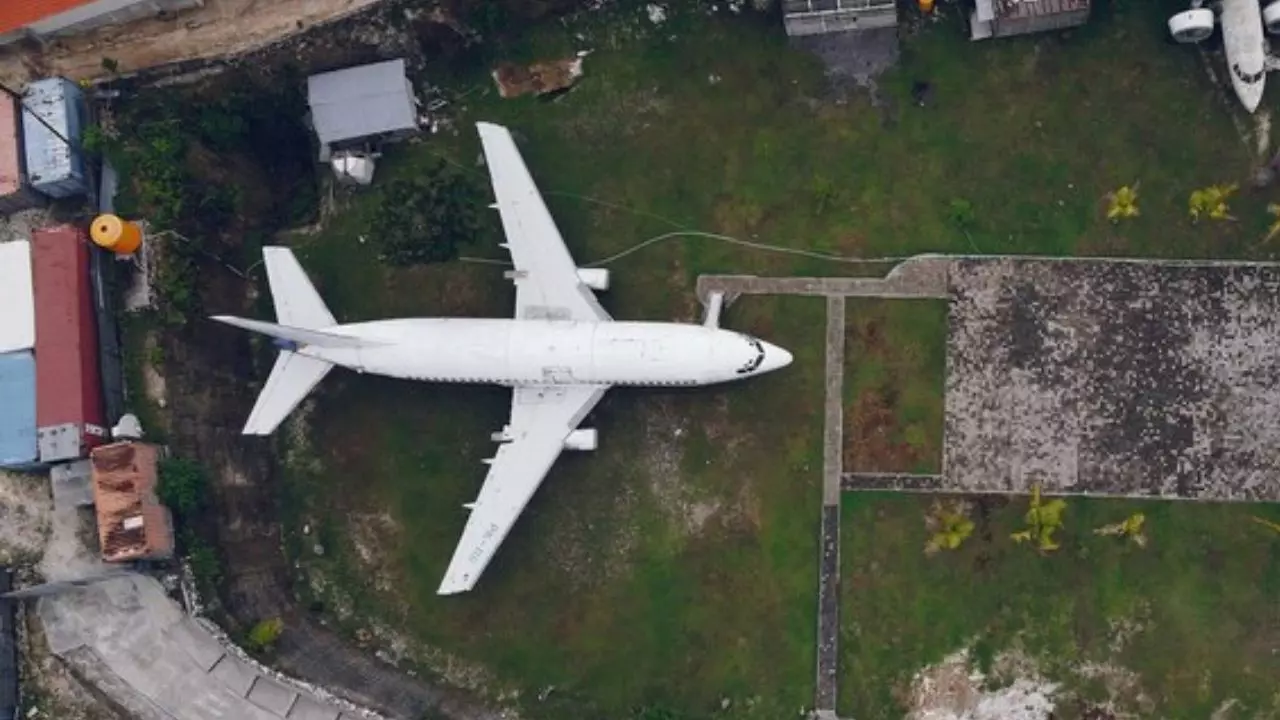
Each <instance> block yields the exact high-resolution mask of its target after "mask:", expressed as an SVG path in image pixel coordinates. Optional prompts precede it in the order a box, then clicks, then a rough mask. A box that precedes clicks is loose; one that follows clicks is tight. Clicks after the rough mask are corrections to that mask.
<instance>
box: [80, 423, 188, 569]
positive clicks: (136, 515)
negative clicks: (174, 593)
mask: <svg viewBox="0 0 1280 720" xmlns="http://www.w3.org/2000/svg"><path fill="white" fill-rule="evenodd" d="M159 459H160V455H159V450H158V448H156V446H154V445H148V444H146V443H135V442H119V443H113V444H111V445H103V446H101V447H97V448H94V450H93V453H92V454H90V456H89V464H90V466H91V468H92V472H93V504H94V507H95V508H96V511H97V515H98V542H99V543H100V546H101V552H102V559H103V560H106V561H107V562H128V561H131V560H164V559H166V558H169V557H172V556H173V516H172V515H171V514H170V512H169V508H167V507H165V506H164V505H162V504H160V500H159V498H157V497H156V485H157V482H158V478H159V470H158V468H159Z"/></svg>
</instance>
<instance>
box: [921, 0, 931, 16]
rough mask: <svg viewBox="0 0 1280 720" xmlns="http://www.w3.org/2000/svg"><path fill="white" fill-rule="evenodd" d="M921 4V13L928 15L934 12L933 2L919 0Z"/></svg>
mask: <svg viewBox="0 0 1280 720" xmlns="http://www.w3.org/2000/svg"><path fill="white" fill-rule="evenodd" d="M918 2H919V3H920V12H922V13H924V14H926V15H928V14H929V13H931V12H933V0H918Z"/></svg>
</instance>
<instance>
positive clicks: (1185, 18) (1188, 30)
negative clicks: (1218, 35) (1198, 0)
mask: <svg viewBox="0 0 1280 720" xmlns="http://www.w3.org/2000/svg"><path fill="white" fill-rule="evenodd" d="M1274 4H1276V3H1273V5H1274ZM1169 34H1170V35H1173V39H1174V40H1177V41H1178V42H1180V43H1198V42H1200V41H1201V40H1204V39H1205V38H1207V37H1209V36H1210V35H1212V34H1213V11H1212V10H1210V9H1208V8H1192V9H1191V10H1183V11H1182V12H1180V13H1178V14H1177V15H1174V16H1173V17H1171V18H1169Z"/></svg>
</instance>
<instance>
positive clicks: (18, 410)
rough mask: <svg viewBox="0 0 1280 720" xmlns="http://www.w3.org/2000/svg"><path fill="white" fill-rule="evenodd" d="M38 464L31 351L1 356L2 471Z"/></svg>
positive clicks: (0, 442)
mask: <svg viewBox="0 0 1280 720" xmlns="http://www.w3.org/2000/svg"><path fill="white" fill-rule="evenodd" d="M35 460H36V361H35V357H34V356H32V354H31V352H30V351H23V352H16V353H6V354H3V355H0V467H21V466H24V465H29V464H31V463H33V462H35Z"/></svg>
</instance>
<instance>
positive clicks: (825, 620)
mask: <svg viewBox="0 0 1280 720" xmlns="http://www.w3.org/2000/svg"><path fill="white" fill-rule="evenodd" d="M844 311H845V299H844V297H841V296H831V297H828V298H827V350H826V373H827V378H826V398H825V406H826V429H825V431H824V436H823V448H822V458H823V459H822V530H821V532H822V538H821V548H822V550H821V553H822V557H821V559H820V562H819V565H818V662H817V683H816V686H817V690H816V692H815V694H814V708H815V709H816V710H818V711H830V712H831V713H834V712H835V709H836V690H837V671H838V670H839V640H840V476H841V467H842V461H843V455H844V437H843V417H844V401H843V396H844V329H845V322H844Z"/></svg>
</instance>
